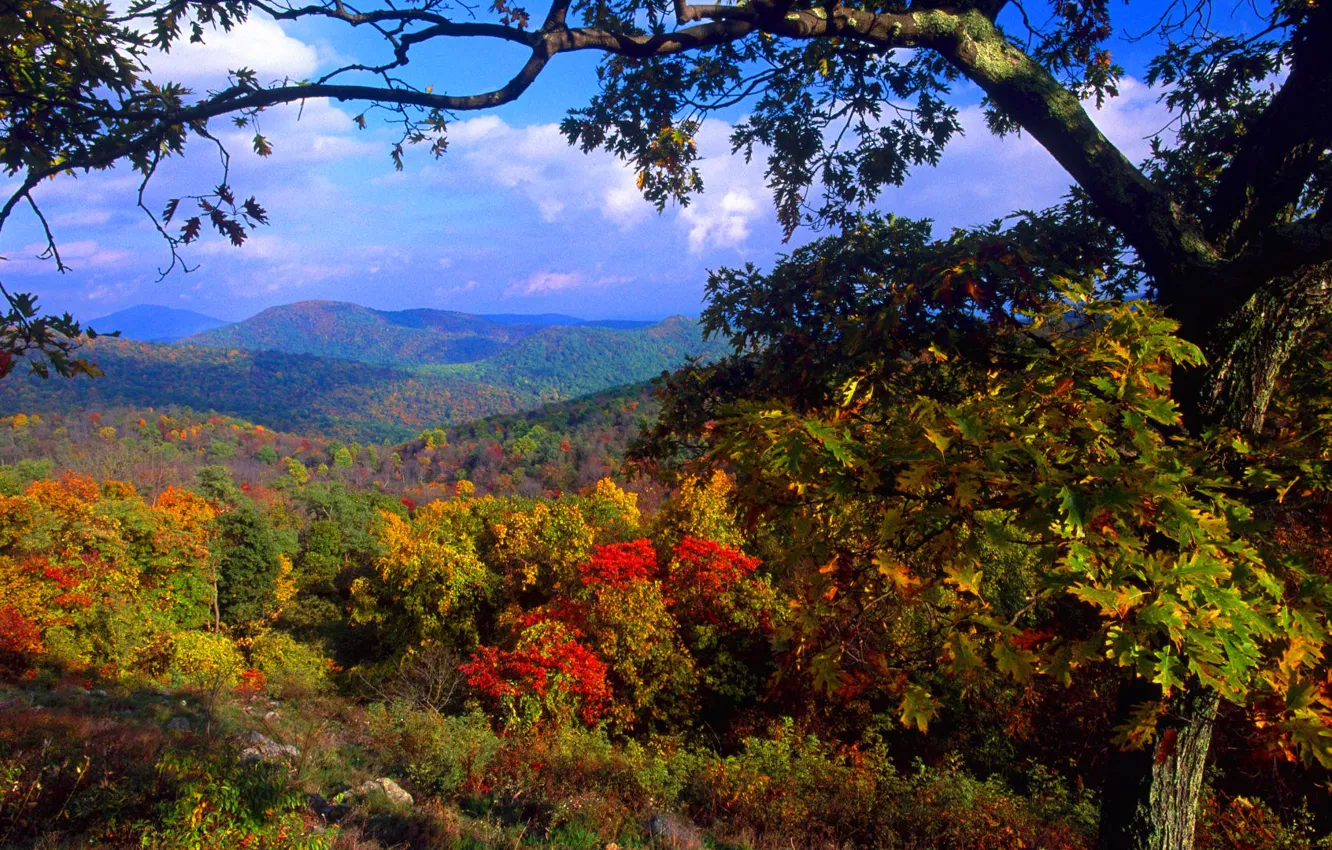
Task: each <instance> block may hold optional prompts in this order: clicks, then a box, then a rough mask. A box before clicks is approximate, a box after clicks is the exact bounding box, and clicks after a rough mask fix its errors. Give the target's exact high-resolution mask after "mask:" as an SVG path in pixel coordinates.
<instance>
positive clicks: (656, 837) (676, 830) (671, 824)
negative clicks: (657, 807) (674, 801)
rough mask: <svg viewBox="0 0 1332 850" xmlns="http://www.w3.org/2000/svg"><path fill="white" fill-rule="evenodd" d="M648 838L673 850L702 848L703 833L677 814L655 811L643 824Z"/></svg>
mask: <svg viewBox="0 0 1332 850" xmlns="http://www.w3.org/2000/svg"><path fill="white" fill-rule="evenodd" d="M643 828H644V830H645V831H646V832H647V834H648V838H649V839H651V840H652V841H653V842H655V843H656V844H657V846H659V847H670V848H673V850H703V833H702V832H701V831H700V830H699V828H698V827H696V826H694V825H693V824H692V823H690V822H689V821H687V820H685V819H684V818H682V817H680V816H679V815H672V814H666V813H661V812H659V813H657V814H655V815H653V816H652V817H650V818H648V820H647V823H645V824H643Z"/></svg>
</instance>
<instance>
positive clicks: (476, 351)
mask: <svg viewBox="0 0 1332 850" xmlns="http://www.w3.org/2000/svg"><path fill="white" fill-rule="evenodd" d="M672 321H673V320H672ZM653 326H654V323H652V322H619V321H607V322H597V321H587V320H583V319H575V318H573V317H570V316H559V315H554V314H550V315H538V316H533V317H531V318H530V320H529V319H527V317H524V316H519V315H497V316H494V317H490V316H474V315H471V314H468V313H458V312H454V311H450V310H431V309H424V308H422V309H413V310H372V309H370V308H368V307H361V306H359V305H357V304H348V303H343V302H336V301H300V302H297V303H295V304H284V305H282V306H280V307H270V308H269V309H267V310H264V311H263V312H261V313H258V314H257V315H254V316H251V317H250V318H248V319H246V320H245V321H243V322H237V323H236V324H233V325H226V326H224V327H219V328H214V329H211V330H207V331H204V332H202V333H197V334H194V335H193V336H188V337H185V338H184V339H181V340H179V342H181V343H182V344H186V345H201V346H206V347H211V348H244V349H248V350H251V351H282V352H286V353H288V354H310V355H314V356H317V357H336V358H341V359H344V360H360V361H363V362H366V363H377V364H392V365H400V366H418V365H423V364H427V365H428V364H442V363H470V362H473V361H478V360H484V359H486V358H491V357H494V356H495V355H497V354H500V353H501V352H503V351H505V350H507V349H508V348H510V347H511V346H513V345H514V344H515V343H517V342H519V341H521V340H525V339H527V338H528V337H531V336H533V335H538V336H541V335H544V334H547V333H549V334H551V335H552V336H551V338H552V339H555V340H561V339H564V338H565V334H564V333H562V332H563V331H571V330H573V329H575V328H579V329H591V328H596V329H603V330H604V329H614V330H615V331H616V332H618V333H619V334H621V335H620V336H614V335H613V336H612V338H614V339H617V340H619V341H620V342H621V343H623V344H627V345H629V347H630V348H631V349H632V348H635V347H640V346H641V343H640V342H638V339H639V337H638V335H637V334H636V333H635V332H636V331H637V330H638V329H640V328H651V327H653ZM543 329H544V330H543ZM666 335H668V336H669V335H670V332H668V333H667V334H666ZM661 336H662V334H660V333H658V334H652V335H651V338H660V337H661ZM685 336H686V337H688V332H686V334H685ZM698 348H699V342H698V334H697V331H694V333H693V337H692V339H686V350H688V351H690V352H694V351H696V350H697V349H698ZM559 365H560V364H559V363H558V362H557V363H556V366H557V367H558V366H559ZM674 365H676V363H675V362H672V363H669V364H668V366H674ZM658 371H660V368H659V369H658ZM605 386H608V385H607V384H602V385H601V386H600V387H597V389H600V388H602V387H605Z"/></svg>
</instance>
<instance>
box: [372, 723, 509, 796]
mask: <svg viewBox="0 0 1332 850" xmlns="http://www.w3.org/2000/svg"><path fill="white" fill-rule="evenodd" d="M370 733H371V735H372V737H374V739H375V740H376V741H378V742H380V743H382V744H383V745H385V746H387V748H388V750H389V754H390V756H391V758H392V759H393V760H394V761H396V762H397V763H398V765H399V766H400V767H401V769H402V771H403V772H404V773H405V774H406V776H407V777H408V778H409V779H411V781H412V782H413V783H415V784H416V785H417V786H418V787H419V788H421V789H422V790H424V791H428V792H430V793H433V794H436V795H439V796H442V797H451V796H455V795H468V794H476V793H482V792H484V791H485V790H486V788H485V782H484V781H483V779H482V777H483V776H485V774H486V771H487V770H488V768H489V767H490V765H491V763H492V762H493V761H494V759H495V756H496V754H497V753H498V752H499V750H500V740H499V737H498V736H497V735H496V734H495V733H494V732H493V731H492V730H491V728H490V722H489V721H488V720H487V719H486V717H485V715H483V714H481V713H480V712H472V713H471V714H466V715H462V716H457V717H445V716H442V715H440V714H437V713H435V712H433V711H421V710H419V709H415V708H413V707H412V706H411V705H409V704H408V703H406V702H395V703H392V704H391V705H384V704H382V703H379V704H376V705H374V706H371V709H370Z"/></svg>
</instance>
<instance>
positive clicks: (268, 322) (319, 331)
mask: <svg viewBox="0 0 1332 850" xmlns="http://www.w3.org/2000/svg"><path fill="white" fill-rule="evenodd" d="M535 330H536V328H535V326H531V325H519V324H512V323H506V322H494V321H490V320H488V319H483V318H481V317H479V316H469V315H467V314H465V313H451V312H447V311H443V310H404V311H400V312H384V311H380V310H371V309H370V308H368V307H361V306H359V305H357V304H346V303H341V302H334V301H301V302H298V303H295V304H284V305H282V306H280V307H270V308H269V309H267V310H264V311H263V312H261V313H259V314H257V315H255V316H251V317H250V318H248V319H246V320H245V321H243V322H237V323H236V324H234V325H226V326H224V327H220V328H214V329H212V330H208V331H204V332H203V333H198V334H195V335H193V336H189V337H185V338H184V339H182V340H180V342H181V343H182V344H186V345H200V346H205V347H210V348H244V349H248V350H251V351H281V352H285V353H287V354H309V355H313V356H317V357H336V358H342V359H346V360H360V361H364V362H366V363H380V364H398V365H402V364H412V365H415V364H420V363H463V362H468V361H471V360H480V359H481V358H483V357H489V356H491V355H493V354H495V353H496V352H498V351H501V350H502V349H504V348H506V347H507V346H509V345H511V344H513V343H514V342H516V341H518V340H520V339H522V338H523V337H525V336H527V335H529V334H531V333H532V332H533V331H535Z"/></svg>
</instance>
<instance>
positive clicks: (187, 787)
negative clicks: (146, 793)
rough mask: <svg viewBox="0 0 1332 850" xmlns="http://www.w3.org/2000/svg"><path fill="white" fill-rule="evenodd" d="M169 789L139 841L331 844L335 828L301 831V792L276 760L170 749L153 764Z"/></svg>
mask: <svg viewBox="0 0 1332 850" xmlns="http://www.w3.org/2000/svg"><path fill="white" fill-rule="evenodd" d="M157 771H158V775H159V777H160V780H159V781H160V782H162V783H163V784H165V785H167V786H168V787H171V788H173V789H174V794H172V795H171V796H169V797H168V799H167V800H165V801H164V802H162V803H161V804H160V805H159V806H158V811H157V816H156V818H155V819H154V822H153V823H151V824H147V825H144V826H143V827H142V829H143V834H142V838H141V841H140V843H141V846H144V847H161V848H191V850H193V848H197V847H230V846H237V847H262V848H265V850H287V848H291V850H296V849H297V848H300V850H319V848H331V847H332V846H333V839H334V837H335V836H336V830H328V831H325V832H323V833H311V834H306V832H307V830H306V826H305V822H304V819H303V818H302V816H301V815H302V812H304V811H305V807H306V804H305V795H304V794H303V793H301V791H300V789H299V788H297V787H295V786H294V785H293V784H292V782H291V781H290V780H289V779H288V778H287V777H286V776H285V775H284V774H283V772H282V770H281V768H279V767H277V766H276V765H272V764H266V763H263V762H260V763H258V764H250V765H240V764H238V763H237V762H236V761H235V760H234V758H233V757H230V756H229V755H227V754H219V753H206V754H203V755H195V754H192V753H182V752H175V751H169V752H167V753H166V754H165V755H164V756H163V757H162V759H161V760H160V761H159V762H158V765H157Z"/></svg>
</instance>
